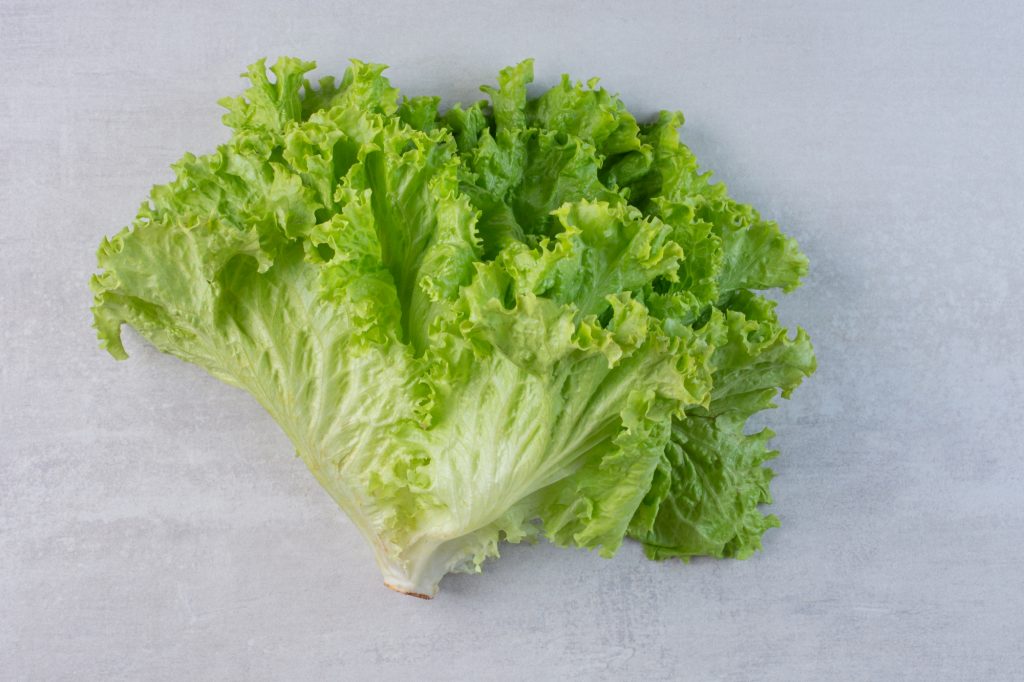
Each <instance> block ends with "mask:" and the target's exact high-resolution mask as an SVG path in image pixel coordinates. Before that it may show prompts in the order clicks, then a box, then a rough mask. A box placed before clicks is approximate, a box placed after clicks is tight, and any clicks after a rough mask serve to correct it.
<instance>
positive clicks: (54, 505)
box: [0, 0, 1024, 680]
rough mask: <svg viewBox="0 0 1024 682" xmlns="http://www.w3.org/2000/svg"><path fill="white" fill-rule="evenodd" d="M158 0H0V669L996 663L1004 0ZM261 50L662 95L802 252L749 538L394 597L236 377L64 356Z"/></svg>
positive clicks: (1007, 11)
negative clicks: (130, 243) (123, 252)
mask: <svg viewBox="0 0 1024 682" xmlns="http://www.w3.org/2000/svg"><path fill="white" fill-rule="evenodd" d="M180 4H181V3H177V2H174V3H148V2H146V3H143V2H140V3H137V4H131V3H121V2H96V3H91V2H90V3H66V4H60V3H56V4H55V3H49V2H39V1H38V0H31V1H26V2H11V1H10V0H3V2H2V3H0V228H2V231H0V263H2V265H0V310H2V325H0V381H2V384H0V388H2V392H0V399H2V404H0V678H4V679H21V678H38V679H47V678H51V679H60V678H69V679H70V678H75V679H80V678H83V677H86V678H93V679H109V678H120V679H242V678H252V679H294V680H299V679H318V678H325V677H334V678H342V679H470V678H473V679H484V680H489V679H530V680H533V679H537V680H549V679H550V680H555V679H602V678H603V679H640V678H644V677H645V678H647V679H654V680H662V679H664V680H668V679H733V680H744V679H750V678H760V679H774V680H818V679H852V680H857V679H860V680H882V679H950V680H959V679H962V680H979V679H1002V680H1010V679H1022V678H1024V654H1022V650H1021V647H1020V645H1019V638H1020V637H1021V632H1022V631H1024V588H1022V578H1021V573H1022V571H1021V564H1022V560H1024V542H1022V540H1024V537H1022V536H1024V533H1022V528H1024V523H1022V521H1024V505H1022V504H1021V501H1022V496H1024V493H1022V486H1024V463H1022V461H1024V459H1022V453H1021V445H1020V444H1021V442H1022V440H1024V428H1022V425H1021V419H1020V418H1021V415H1022V411H1024V409H1022V408H1024V362H1022V361H1021V356H1020V350H1019V349H1020V344H1021V339H1022V332H1024V325H1022V305H1021V299H1020V298H1019V296H1020V292H1021V289H1022V285H1024V278H1022V274H1021V272H1022V269H1021V263H1022V257H1024V236H1022V235H1024V232H1022V230H1024V227H1022V222H1024V198H1022V196H1024V195H1022V188H1024V153H1022V152H1024V135H1022V130H1021V121H1022V116H1024V94H1022V93H1024V88H1022V86H1024V78H1022V64H1024V47H1022V46H1024V9H1021V7H1020V5H1019V3H1016V2H1005V3H963V4H964V7H962V8H958V7H957V4H956V3H941V2H892V3H883V2H851V3H848V4H846V5H835V6H827V5H826V4H825V3H821V2H811V1H809V2H773V3H756V4H754V3H751V4H750V5H749V6H744V5H746V3H723V2H706V3H694V4H679V5H676V4H675V3H670V2H667V1H666V2H660V3H635V4H634V3H625V2H615V3H593V4H590V5H587V6H584V5H577V4H571V3H550V2H527V3H518V5H519V7H518V8H513V3H511V2H509V3H493V4H489V3H484V2H479V1H469V2H447V3H436V4H434V6H432V7H430V8H429V9H427V8H426V3H419V2H412V1H409V2H400V3H383V4H382V3H378V2H363V3H358V4H354V3H345V2H340V1H338V0H330V1H329V2H322V3H316V4H308V5H306V6H304V7H302V8H301V9H300V8H298V7H297V6H294V5H292V4H291V3H286V2H283V1H281V0H277V1H274V2H261V3H258V4H256V5H254V6H244V5H241V4H236V3H229V2H225V3H211V4H216V7H206V6H205V5H206V3H200V2H193V3H185V5H186V7H184V8H181V7H179V5H180ZM627 5H628V7H627ZM279 54H294V55H297V56H302V57H305V58H313V59H316V60H318V61H319V63H320V70H319V73H321V74H323V73H334V74H340V73H341V71H342V69H343V65H344V60H345V58H347V57H348V56H357V57H360V58H362V59H366V60H377V61H383V62H386V63H389V64H391V65H392V69H393V71H392V74H391V75H392V78H393V80H394V82H395V83H396V84H397V85H398V86H400V87H402V88H403V89H404V90H406V91H407V92H408V93H418V94H435V93H436V94H442V95H444V96H445V98H446V100H447V101H448V102H451V101H452V100H453V99H462V100H470V99H474V98H476V97H477V96H478V93H477V91H476V86H477V85H479V84H480V83H489V82H492V81H493V78H494V76H495V74H496V72H497V70H498V69H499V68H500V67H502V66H504V65H506V64H510V63H513V62H515V61H518V60H519V59H520V58H522V57H525V56H534V57H536V58H537V63H536V66H537V73H538V81H539V83H540V84H550V83H552V82H553V81H555V79H556V78H557V77H558V76H559V74H560V73H562V72H563V71H567V72H570V73H571V74H573V75H574V76H576V77H581V78H584V77H589V76H592V75H599V76H601V77H602V78H603V83H604V84H605V85H606V86H607V87H609V88H610V89H612V90H613V91H618V92H619V93H621V95H622V96H623V97H624V98H625V100H626V102H627V103H628V104H629V105H630V106H631V108H632V109H633V110H634V111H636V112H638V113H640V114H650V113H651V112H653V111H655V110H656V109H658V108H662V107H664V108H682V109H683V110H684V111H685V112H686V113H687V117H688V120H689V123H688V124H687V126H686V128H685V129H684V132H683V136H684V139H685V141H686V142H688V143H689V144H690V145H691V146H692V147H693V148H694V149H695V150H696V151H697V153H698V156H699V157H700V158H701V159H702V160H703V162H704V164H705V165H706V166H707V167H709V168H712V169H714V170H716V171H717V174H718V175H717V177H718V178H719V179H720V180H722V181H724V182H726V183H728V184H729V186H730V187H731V189H732V190H733V192H734V193H735V195H737V196H738V197H739V198H740V199H742V200H745V201H749V202H751V203H753V204H755V205H756V206H758V207H759V208H761V209H762V211H763V212H764V213H765V214H766V215H768V216H770V217H772V218H775V219H777V220H778V221H779V222H780V223H781V224H782V225H783V226H784V227H785V228H786V229H787V230H788V231H789V232H790V233H792V234H794V235H796V236H797V237H798V238H799V240H800V242H801V244H802V245H803V247H804V249H805V250H806V252H807V253H808V254H809V255H810V258H811V262H812V273H811V276H810V277H809V279H808V282H807V285H806V286H805V287H804V288H803V289H801V290H799V291H798V292H797V293H795V294H794V295H792V296H791V297H788V298H787V300H786V301H785V303H784V305H783V313H784V317H785V319H786V320H788V321H791V322H793V323H796V322H799V323H800V324H802V325H803V326H805V327H806V328H807V329H808V330H809V331H810V333H811V336H812V338H813V340H814V342H815V344H816V347H817V350H818V355H819V361H820V370H819V371H818V373H817V375H816V376H814V377H813V378H812V380H811V381H810V382H809V383H808V384H806V385H805V386H804V387H803V388H802V389H801V390H799V391H798V392H797V393H796V395H795V398H794V400H793V401H791V402H788V403H785V404H783V406H782V409H780V410H776V411H775V412H773V413H771V414H769V415H768V416H767V418H766V421H767V422H768V423H770V424H771V425H772V426H773V427H774V428H775V429H776V430H777V431H778V433H779V436H778V438H777V439H776V441H775V442H776V445H777V446H778V447H779V448H780V449H781V450H782V452H783V455H782V457H781V458H780V459H778V460H777V461H776V463H775V468H776V469H777V471H778V473H779V476H778V478H777V480H776V482H775V484H774V491H775V494H776V499H777V503H776V504H775V505H774V507H773V510H774V511H775V512H776V513H777V514H778V515H779V516H780V517H781V518H782V521H783V528H782V529H781V530H774V531H770V532H769V533H768V535H767V536H766V538H765V540H766V542H765V545H766V551H765V552H764V553H763V554H760V555H758V556H756V557H755V558H754V559H752V560H750V561H747V562H714V561H695V562H694V563H692V564H690V565H683V564H681V563H660V564H656V563H651V562H648V561H646V560H645V559H644V558H643V557H642V555H641V552H640V551H639V548H638V547H637V546H636V545H635V544H629V545H627V546H625V547H624V548H623V550H622V551H621V552H620V554H619V555H618V556H617V557H616V558H615V559H613V560H610V561H607V560H603V559H601V558H599V557H598V556H596V555H593V554H588V553H586V552H582V551H570V550H559V549H556V548H553V547H551V546H548V545H539V546H534V547H526V546H524V547H510V548H507V549H506V550H505V551H504V556H503V557H502V558H501V559H500V560H498V561H496V562H494V563H492V564H490V565H488V566H487V567H486V570H485V572H484V574H483V575H480V576H455V577H449V578H447V579H446V580H445V581H444V583H443V589H442V592H441V594H440V596H439V598H437V599H435V600H434V601H433V602H423V601H420V600H416V599H411V598H407V597H403V596H400V595H397V594H394V593H391V592H389V591H387V590H385V589H384V588H383V587H382V586H381V584H380V580H379V576H378V574H377V569H376V567H375V566H374V562H373V559H372V557H371V553H370V551H369V550H368V549H367V547H365V546H364V545H363V542H362V540H361V539H360V538H359V536H358V534H357V532H356V530H355V529H354V528H353V527H352V526H351V524H350V523H349V522H348V520H347V519H346V518H345V517H344V516H343V515H342V514H341V513H340V512H338V511H337V510H336V509H335V507H334V506H333V504H332V503H331V501H330V500H329V499H328V497H327V495H326V494H324V493H323V492H322V491H321V490H320V489H319V488H318V487H317V485H316V483H315V482H314V480H313V478H312V477H311V476H310V475H309V474H308V473H307V472H306V471H305V469H304V467H303V465H302V463H301V462H300V461H299V460H296V459H295V458H293V457H292V449H291V448H290V447H289V444H288V442H287V441H286V439H285V437H284V436H283V435H282V434H281V432H280V431H279V430H278V429H277V427H276V426H275V425H274V424H273V422H272V421H271V420H270V418H269V417H268V416H267V415H266V414H264V413H263V412H262V411H261V409H260V408H259V407H258V406H257V404H256V402H255V401H254V400H252V399H251V398H249V397H248V396H247V395H245V394H243V393H241V392H239V391H237V390H235V389H232V388H229V387H228V386H226V385H222V384H220V383H218V382H217V381H215V380H213V379H212V378H210V377H208V376H206V375H204V374H203V373H202V372H201V371H199V370H198V369H196V368H194V367H191V366H187V365H185V364H183V363H181V362H179V361H177V360H175V359H173V358H171V357H167V356H161V355H159V354H158V353H156V352H154V351H153V350H152V349H150V348H148V347H145V346H144V345H142V343H141V342H139V341H138V339H137V338H136V337H134V336H130V338H129V339H128V350H129V352H130V353H131V354H132V355H133V357H132V359H131V360H130V361H129V362H127V363H115V362H114V361H113V360H112V359H110V358H109V357H107V356H106V355H105V354H103V353H101V352H100V351H99V350H98V349H97V347H96V344H95V342H94V338H93V332H92V330H91V329H90V328H89V324H90V316H89V312H88V306H89V303H90V295H89V293H88V291H87V288H86V281H87V278H88V275H89V274H90V272H91V271H92V269H93V266H94V256H93V254H94V251H95V248H96V246H97V244H98V242H99V240H100V238H101V237H102V236H103V235H105V234H108V233H112V232H113V231H115V230H117V229H118V228H119V227H120V226H121V225H123V224H125V223H126V222H127V221H128V220H129V219H130V218H131V217H132V216H133V215H134V211H135V209H136V208H137V206H138V204H139V202H140V201H141V200H142V198H143V197H144V196H145V194H146V192H147V190H148V189H149V187H150V185H151V184H153V183H155V182H162V181H165V180H167V179H168V178H169V177H170V173H169V170H168V164H169V163H170V162H172V161H174V160H176V159H177V158H178V157H179V156H180V154H181V152H183V151H184V150H193V151H197V152H203V151H208V150H211V149H212V148H213V146H214V145H215V144H216V143H218V142H219V141H221V140H223V139H224V138H225V130H224V129H223V128H221V127H220V123H219V117H220V109H219V108H218V106H217V105H216V100H217V99H218V98H219V97H221V96H224V95H228V94H234V93H237V92H239V91H240V89H241V88H242V87H243V83H242V81H241V80H239V79H238V77H237V75H238V73H239V72H241V71H242V69H243V68H244V67H245V66H246V65H247V64H248V63H250V62H251V61H253V60H255V59H256V58H258V57H260V56H264V55H268V56H271V57H273V56H276V55H279Z"/></svg>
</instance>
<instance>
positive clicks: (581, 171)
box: [91, 58, 815, 596]
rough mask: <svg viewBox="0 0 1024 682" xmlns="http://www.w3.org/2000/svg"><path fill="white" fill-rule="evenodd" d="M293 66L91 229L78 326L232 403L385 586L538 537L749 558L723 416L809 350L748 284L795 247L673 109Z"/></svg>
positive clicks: (794, 261)
mask: <svg viewBox="0 0 1024 682" xmlns="http://www.w3.org/2000/svg"><path fill="white" fill-rule="evenodd" d="M313 66H314V65H313V64H312V63H310V62H304V61H299V60H297V59H290V58H285V59H281V60H279V61H278V62H277V63H276V64H275V65H274V66H273V67H272V69H271V70H270V73H268V71H267V68H266V67H265V64H264V63H263V62H262V61H261V62H258V63H256V64H254V65H253V66H252V67H250V68H249V70H248V72H247V74H246V75H247V76H248V79H249V80H250V81H251V87H249V88H248V90H246V91H245V93H244V95H243V96H241V97H236V98H231V99H225V100H223V101H222V104H223V105H224V106H225V107H226V108H227V111H228V113H227V114H226V115H225V116H224V123H225V124H226V125H227V126H228V127H229V128H230V129H231V130H232V135H231V138H230V139H229V140H228V141H227V142H226V143H225V144H223V145H221V146H220V147H218V148H217V150H216V151H215V152H214V153H212V154H209V155H206V156H194V155H192V154H186V155H185V156H184V157H183V158H182V159H181V161H179V162H177V163H176V164H174V166H173V168H174V171H175V176H176V177H175V179H174V180H173V181H171V182H170V183H168V184H166V185H162V186H158V187H155V188H154V189H153V190H152V193H151V195H150V197H149V199H148V200H147V201H146V202H145V203H144V204H143V205H142V207H141V209H140V211H139V214H138V217H137V218H136V219H135V221H134V222H133V223H132V225H131V226H130V227H128V228H126V229H125V230H123V231H122V232H120V233H119V234H117V235H116V236H114V237H111V238H109V239H105V240H104V241H103V243H102V245H101V247H100V249H99V268H100V272H99V273H98V274H96V275H94V277H93V279H92V282H91V286H92V290H93V292H94V294H95V301H94V306H93V308H92V310H93V314H94V318H95V327H96V329H97V331H98V335H99V339H100V343H101V345H102V346H103V347H104V348H106V350H108V351H109V352H110V353H111V354H112V355H113V356H114V357H116V358H119V359H120V358H124V357H126V354H125V350H124V347H123V345H122V343H121V337H120V330H121V326H122V325H123V324H129V325H131V326H132V327H133V328H135V330H137V331H138V333H139V334H141V335H142V336H143V337H144V338H145V339H147V340H148V341H149V342H150V343H152V344H153V345H154V346H156V347H157V348H158V349H160V350H161V351H164V352H166V353H171V354H173V355H175V356H177V357H179V358H182V359H184V360H186V361H188V362H192V363H195V364H197V365H199V366H200V367H202V368H204V369H205V370H207V371H208V372H209V373H210V374H212V375H213V376H215V377H217V378H219V379H221V380H223V381H225V382H227V383H229V384H232V385H234V386H238V387H239V388H242V389H244V390H246V391H248V392H250V393H251V394H252V395H253V396H255V397H256V399H257V400H258V401H259V402H260V403H261V404H262V405H263V406H264V407H265V408H266V410H267V411H268V412H269V413H270V414H271V416H272V417H273V418H274V419H275V420H276V421H277V423H278V424H280V426H281V428H282V429H283V430H284V431H285V433H286V434H287V435H288V437H289V438H290V439H291V440H292V442H293V443H294V445H295V448H296V450H297V452H298V454H299V455H300V456H301V458H302V459H303V460H304V461H305V463H306V464H307V466H308V467H309V469H310V471H311V472H312V473H313V475H314V476H315V477H316V478H317V480H318V481H319V482H320V483H321V485H323V487H324V488H325V489H326V490H327V491H328V492H329V493H330V494H331V496H332V497H333V498H334V500H335V501H336V502H337V504H338V506H340V507H341V508H342V509H343V510H344V511H345V512H346V513H347V514H348V515H349V517H351V519H352V521H353V522H354V523H355V524H356V526H357V527H358V528H359V529H360V531H362V533H363V535H365V537H366V539H367V541H368V542H369V544H370V545H371V546H372V548H373V550H374V552H375V554H376V558H377V561H378V563H379V565H380V568H381V570H382V572H383V573H384V577H385V581H386V584H387V585H388V586H389V587H392V588H394V589H396V590H399V591H401V592H405V593H408V594H415V595H418V596H432V595H433V594H434V593H435V592H436V590H437V587H438V583H439V581H440V580H441V578H442V577H443V576H444V575H445V574H446V573H448V572H451V571H479V569H480V565H481V563H482V562H483V561H484V560H485V559H486V558H488V557H491V556H497V554H498V546H499V542H500V541H508V542H520V541H522V540H530V539H534V538H536V537H538V536H540V535H543V536H546V537H547V538H549V539H550V540H551V541H553V542H555V543H557V544H559V545H572V546H579V547H585V548H598V549H599V550H600V552H601V553H602V554H603V555H607V556H610V555H612V554H613V553H614V552H615V551H616V549H617V548H618V547H619V546H620V544H621V543H622V541H623V539H624V538H625V537H627V536H629V537H632V538H635V539H637V540H639V541H640V542H641V543H643V546H644V547H645V549H646V552H647V554H648V555H649V556H650V557H651V558H655V559H660V558H665V557H681V558H683V559H686V558H688V557H691V556H696V555H711V556H716V557H738V558H743V557H747V556H749V555H750V554H751V553H752V552H753V551H755V550H756V549H758V548H759V547H760V542H761V535H762V534H763V533H764V531H765V530H766V529H767V528H769V527H772V526H774V525H777V523H778V522H777V520H776V519H775V517H774V516H765V515H764V514H763V513H762V512H761V511H760V510H759V505H761V504H762V503H766V502H770V496H769V491H768V484H769V480H770V479H771V476H772V474H771V471H770V470H769V469H767V468H765V467H764V462H765V461H766V460H768V459H769V458H771V457H773V456H775V454H776V453H775V452H773V451H771V450H770V449H769V448H768V445H767V443H768V440H769V438H770V437H771V435H772V434H771V432H769V431H767V430H765V431H761V432H760V433H756V434H748V433H747V432H746V431H745V430H744V426H745V424H746V421H747V419H748V418H749V417H750V416H751V415H752V414H754V413H755V412H758V411H760V410H763V409H765V408H768V407H772V406H773V405H772V400H773V399H774V398H775V396H776V395H777V394H778V393H779V392H780V391H781V393H782V395H783V396H787V397H788V396H789V394H790V392H791V391H792V390H793V389H794V388H795V387H796V386H797V385H798V384H799V383H800V382H801V380H802V379H803V377H805V376H807V375H809V374H810V373H811V372H812V371H813V370H814V367H815V360H814V355H813V352H812V348H811V345H810V342H809V340H808V338H807V335H806V334H805V333H804V332H803V331H798V332H797V333H796V335H795V336H790V335H788V334H787V332H786V330H785V329H783V328H782V327H781V326H780V324H779V322H778V319H777V317H776V314H775V311H774V304H773V303H772V302H770V301H768V300H767V299H765V298H763V297H761V296H760V295H758V294H756V293H753V292H754V291H756V290H765V289H774V288H778V289H782V290H784V291H790V290H792V289H793V288H795V287H796V286H797V285H798V284H799V282H800V278H801V277H802V276H803V275H804V274H805V273H806V271H807V260H806V258H805V257H804V256H803V255H802V254H801V253H800V251H799V250H798V248H797V246H796V243H795V242H794V241H793V240H792V239H791V238H789V237H786V236H784V235H783V234H782V233H781V232H780V231H779V229H778V226H777V225H776V224H775V223H773V222H769V221H766V220H763V219H762V218H761V217H760V216H759V215H758V213H757V212H756V211H754V210H753V209H752V208H750V207H749V206H745V205H743V204H740V203H737V202H736V201H734V200H732V199H731V198H729V196H728V194H727V193H726V189H725V187H724V186H723V185H721V184H717V183H711V182H710V179H709V174H707V173H702V172H701V171H700V170H699V169H698V166H697V162H696V160H695V158H694V157H693V155H692V153H691V152H690V150H689V149H687V148H686V147H685V146H684V145H683V144H681V143H680V141H679V137H678V133H677V128H678V127H679V126H680V125H681V124H682V116H681V115H679V114H673V113H667V112H663V113H662V114H661V115H660V116H659V117H658V118H657V120H655V121H654V122H652V123H649V124H638V123H637V121H636V119H635V118H634V117H633V116H632V115H631V114H630V113H629V112H628V111H627V110H626V108H625V106H624V105H623V104H622V102H621V101H620V100H619V99H618V98H617V97H615V96H613V95H610V94H609V93H608V92H607V91H605V90H604V89H600V88H597V87H596V83H595V82H593V81H591V82H589V83H587V84H582V83H573V82H571V81H570V80H569V79H568V78H567V77H566V78H563V80H562V81H561V82H560V83H559V84H558V85H556V86H555V87H553V88H552V89H550V90H548V91H547V92H545V93H543V94H542V95H540V96H539V97H536V98H535V99H530V98H528V96H527V84H528V83H529V82H530V81H531V80H532V75H533V74H532V62H530V61H525V62H523V63H521V64H519V65H517V66H514V67H511V68H507V69H505V70H503V71H502V72H501V74H500V76H499V79H498V85H497V87H485V88H483V90H484V92H486V93H487V94H488V95H489V96H490V102H489V103H486V102H483V101H481V102H476V103H474V104H472V105H470V106H468V107H465V108H463V107H461V106H459V105H456V106H454V107H452V108H451V109H449V110H447V111H446V112H443V113H442V112H441V111H440V109H439V99H437V98H432V97H417V98H411V99H410V98H400V97H399V93H398V92H397V90H395V89H394V88H392V87H391V86H390V84H389V83H388V81H387V79H386V78H384V76H383V75H382V71H383V68H384V67H382V66H379V65H373V64H365V63H362V62H359V61H353V62H352V65H351V67H350V68H349V69H348V71H347V72H346V73H345V76H344V78H343V79H342V80H341V82H335V81H334V80H333V79H332V78H324V79H321V80H320V81H319V83H318V84H316V85H313V84H311V82H310V81H309V80H308V79H307V78H306V74H307V73H308V72H309V71H310V70H311V69H312V68H313Z"/></svg>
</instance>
